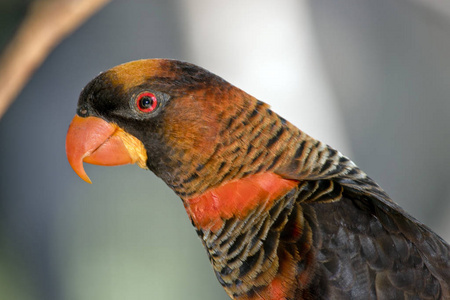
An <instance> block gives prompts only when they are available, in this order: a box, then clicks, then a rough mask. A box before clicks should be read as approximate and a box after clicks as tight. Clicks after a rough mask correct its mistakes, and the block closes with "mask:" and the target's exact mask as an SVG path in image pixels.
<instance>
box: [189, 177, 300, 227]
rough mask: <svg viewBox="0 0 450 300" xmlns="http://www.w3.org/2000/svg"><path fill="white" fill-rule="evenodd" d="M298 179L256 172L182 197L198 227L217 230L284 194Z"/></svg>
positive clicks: (296, 183) (267, 204)
mask: <svg viewBox="0 0 450 300" xmlns="http://www.w3.org/2000/svg"><path fill="white" fill-rule="evenodd" d="M296 185H298V181H295V180H289V179H284V178H282V177H281V176H279V175H277V174H275V173H259V174H255V175H250V176H248V177H245V178H241V179H239V180H234V181H230V182H227V183H225V184H222V185H220V186H218V187H216V188H213V189H209V190H207V191H206V192H205V193H203V194H202V195H200V196H198V197H195V198H190V199H185V201H184V205H185V208H186V211H187V213H188V215H189V217H190V218H191V220H192V221H193V223H194V224H195V226H196V227H197V228H198V229H203V230H211V231H213V232H215V231H217V230H219V229H220V228H221V227H222V225H223V222H224V220H227V219H230V218H232V217H236V218H239V219H244V218H245V217H246V216H247V215H248V213H249V212H250V211H251V210H253V209H254V208H256V207H258V206H260V205H265V206H266V207H267V209H269V208H270V207H271V206H272V202H273V201H274V200H276V199H278V198H279V197H281V196H283V195H285V194H286V193H287V192H289V191H290V190H291V189H293V188H294V187H295V186H296Z"/></svg>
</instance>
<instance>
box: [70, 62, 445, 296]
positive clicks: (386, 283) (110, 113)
mask: <svg viewBox="0 0 450 300" xmlns="http://www.w3.org/2000/svg"><path fill="white" fill-rule="evenodd" d="M66 151H67V156H68V159H69V162H70V164H71V166H72V167H73V169H74V170H75V172H76V173H77V174H78V175H79V176H80V177H81V178H82V179H84V180H85V181H88V182H90V180H89V178H88V177H87V175H86V173H85V171H84V169H83V162H87V163H92V164H98V165H107V166H108V165H120V164H127V163H136V164H138V165H139V166H140V167H141V168H144V169H149V170H151V171H153V172H154V173H155V174H156V175H157V176H159V177H160V178H161V179H162V180H163V181H164V182H165V183H166V184H167V185H168V186H169V187H170V188H171V189H172V190H173V191H174V192H175V193H176V194H177V195H178V196H179V197H180V198H181V199H182V201H183V203H184V206H185V209H186V212H187V213H188V216H189V218H190V220H191V221H192V224H193V226H194V227H195V229H196V231H197V233H198V235H199V237H200V238H201V240H202V242H203V245H204V246H205V248H206V250H207V253H208V256H209V260H210V261H211V264H212V266H213V269H214V272H215V274H216V276H217V279H218V280H219V282H220V284H221V285H222V286H223V287H224V289H225V290H226V292H227V293H228V295H229V296H230V297H231V298H233V299H239V300H243V299H266V300H267V299H450V246H449V245H448V244H446V242H444V241H443V240H442V239H441V238H440V237H439V236H438V235H436V234H435V233H433V232H432V231H431V230H430V229H428V228H427V227H426V226H424V225H423V224H421V223H420V222H418V221H417V220H415V219H414V218H413V217H411V216H410V215H408V214H407V213H406V212H404V211H403V210H402V209H401V208H400V207H399V206H398V205H397V204H395V203H394V202H393V201H392V200H391V199H390V198H389V196H388V195H387V194H386V193H385V192H384V191H383V190H382V189H381V188H380V187H379V186H378V185H377V184H376V183H375V182H374V181H373V180H372V179H370V178H369V177H368V176H367V175H366V174H365V173H364V172H362V171H361V170H360V169H359V168H358V167H357V166H356V165H355V164H354V163H353V162H352V161H350V160H349V159H348V158H347V157H345V156H343V155H342V154H341V153H339V152H338V151H336V150H335V149H333V148H331V147H330V146H328V145H326V144H324V143H322V142H320V141H318V140H315V139H314V138H312V137H310V136H308V135H307V134H305V133H304V132H302V131H300V130H299V129H297V128H296V127H295V126H293V125H292V124H291V123H289V122H288V121H286V120H285V119H283V118H282V117H280V116H279V115H277V114H276V113H274V112H273V111H272V110H271V109H270V108H269V106H268V105H267V104H265V103H264V102H261V101H259V100H257V99H255V98H254V97H252V96H250V95H248V94H247V93H245V92H244V91H242V90H240V89H238V88H236V87H234V86H233V85H231V84H230V83H228V82H226V81H225V80H223V79H222V78H220V77H218V76H216V75H214V74H212V73H210V72H208V71H206V70H204V69H202V68H200V67H197V66H195V65H192V64H189V63H185V62H180V61H175V60H166V59H149V60H139V61H134V62H129V63H126V64H123V65H119V66H116V67H114V68H112V69H110V70H108V71H106V72H104V73H101V74H100V75H99V76H97V77H96V78H95V79H93V80H92V81H91V82H90V83H89V84H88V85H87V86H86V87H85V88H84V89H83V91H82V92H81V95H80V99H79V102H78V108H77V114H76V116H75V117H74V119H73V121H72V123H71V125H70V128H69V131H68V134H67V140H66Z"/></svg>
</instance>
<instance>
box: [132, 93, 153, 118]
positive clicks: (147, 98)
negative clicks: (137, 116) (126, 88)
mask: <svg viewBox="0 0 450 300" xmlns="http://www.w3.org/2000/svg"><path fill="white" fill-rule="evenodd" d="M136 106H137V108H138V109H139V110H140V111H141V112H144V113H149V112H152V111H154V110H155V108H156V107H157V106H158V99H157V98H156V96H155V95H154V94H153V93H150V92H143V93H140V94H139V95H138V96H137V97H136Z"/></svg>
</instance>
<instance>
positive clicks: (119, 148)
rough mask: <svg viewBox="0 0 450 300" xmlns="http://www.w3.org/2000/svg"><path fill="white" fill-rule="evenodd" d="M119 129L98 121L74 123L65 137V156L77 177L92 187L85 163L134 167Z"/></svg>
mask: <svg viewBox="0 0 450 300" xmlns="http://www.w3.org/2000/svg"><path fill="white" fill-rule="evenodd" d="M118 128H119V127H118V126H117V125H115V124H111V123H108V122H106V121H105V120H103V119H101V118H97V117H87V118H82V117H79V116H78V115H75V117H74V118H73V120H72V123H71V124H70V126H69V130H68V132H67V137H66V154H67V158H68V160H69V164H70V165H71V166H72V168H73V170H74V171H75V173H77V174H78V176H80V177H81V179H83V180H84V181H86V182H88V183H92V182H91V180H90V179H89V177H88V176H87V174H86V172H85V171H84V167H83V162H87V163H90V164H95V165H102V166H117V165H124V164H130V163H134V160H133V159H132V157H131V155H130V153H129V152H128V150H127V148H126V147H125V145H124V142H123V140H122V138H121V136H120V135H116V134H115V133H116V132H117V131H118Z"/></svg>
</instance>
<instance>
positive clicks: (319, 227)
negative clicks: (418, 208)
mask: <svg viewBox="0 0 450 300" xmlns="http://www.w3.org/2000/svg"><path fill="white" fill-rule="evenodd" d="M304 200H305V199H299V201H300V202H302V203H303V204H302V206H304V207H309V208H310V209H309V210H308V209H303V211H304V212H305V214H306V213H308V214H309V216H307V218H308V219H309V220H310V222H317V224H316V225H315V226H314V227H315V228H316V232H315V238H316V239H319V240H320V241H317V240H316V241H315V242H314V244H315V245H316V247H317V249H316V250H317V256H316V259H317V264H318V266H317V271H316V276H318V278H320V280H318V281H316V287H312V286H311V289H314V290H315V291H317V292H318V293H321V294H322V297H323V298H325V299H449V298H450V287H449V282H450V254H449V253H450V247H449V245H447V244H446V243H445V242H444V241H443V240H442V239H441V238H440V237H439V236H437V235H436V234H434V233H433V232H431V231H430V230H429V229H428V228H426V227H425V226H424V225H422V224H421V223H419V222H418V221H416V220H414V219H413V218H412V217H410V216H408V215H407V214H406V213H405V212H403V211H402V210H401V208H399V207H398V206H397V205H396V204H394V203H393V202H391V201H389V200H384V199H383V198H382V197H379V195H376V194H373V195H370V194H367V193H361V192H360V191H358V190H354V189H352V188H349V187H344V188H343V193H342V198H341V199H340V200H337V201H334V202H317V201H316V202H311V203H304Z"/></svg>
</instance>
